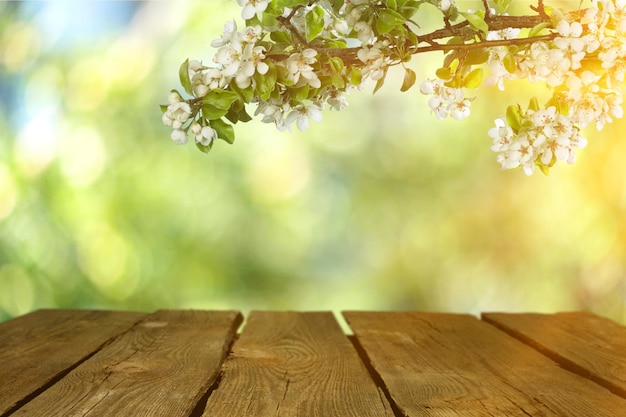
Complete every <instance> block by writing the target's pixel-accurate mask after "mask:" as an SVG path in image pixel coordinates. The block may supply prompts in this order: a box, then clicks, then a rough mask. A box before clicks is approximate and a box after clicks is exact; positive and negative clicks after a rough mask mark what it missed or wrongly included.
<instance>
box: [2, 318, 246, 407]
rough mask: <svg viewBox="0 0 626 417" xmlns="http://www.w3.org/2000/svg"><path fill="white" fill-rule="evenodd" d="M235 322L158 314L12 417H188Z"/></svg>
mask: <svg viewBox="0 0 626 417" xmlns="http://www.w3.org/2000/svg"><path fill="white" fill-rule="evenodd" d="M240 322H241V315H240V314H239V313H238V312H232V311H225V312H210V311H204V312H202V311H157V312H156V313H154V314H151V315H149V316H147V317H146V318H145V319H144V320H143V321H141V322H139V323H137V324H136V325H135V326H133V327H132V328H131V329H130V330H129V331H128V332H126V333H124V334H122V335H121V336H120V337H118V338H116V339H115V340H114V341H113V342H111V343H110V344H108V345H107V346H106V347H104V348H103V349H102V350H100V351H99V352H98V353H96V354H95V355H94V356H92V357H91V358H90V359H89V360H87V361H85V362H84V363H83V364H81V365H80V366H78V367H76V368H75V369H74V370H73V371H72V372H70V373H68V374H67V375H66V376H65V377H64V378H63V379H61V380H60V381H58V382H57V383H56V384H55V385H53V386H52V387H50V388H49V389H48V390H46V391H45V392H44V393H42V394H41V395H39V396H38V397H37V398H35V399H33V400H32V401H31V402H29V403H27V404H26V405H24V406H23V407H22V408H20V409H18V410H17V411H16V412H15V414H14V415H15V416H28V417H56V416H58V417H71V416H89V417H117V416H119V417H129V416H132V417H141V416H145V417H160V416H162V417H178V416H181V417H183V416H184V417H188V416H189V415H190V414H191V412H192V410H193V409H194V407H195V405H196V403H197V402H198V401H200V399H201V398H202V396H203V395H204V394H205V393H206V392H207V391H208V390H209V388H210V387H211V385H212V384H213V382H214V381H215V379H216V378H217V376H218V373H219V369H220V365H221V363H222V361H223V358H224V356H225V355H226V354H227V350H228V347H229V345H230V343H231V341H232V339H233V338H234V336H235V332H236V329H237V327H238V325H239V324H240ZM12 417H13V415H12Z"/></svg>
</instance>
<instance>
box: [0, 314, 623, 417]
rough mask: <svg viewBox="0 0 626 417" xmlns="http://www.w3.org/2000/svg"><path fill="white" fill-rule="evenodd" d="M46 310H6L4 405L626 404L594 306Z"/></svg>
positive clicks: (613, 343) (13, 410)
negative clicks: (528, 310) (339, 313)
mask: <svg viewBox="0 0 626 417" xmlns="http://www.w3.org/2000/svg"><path fill="white" fill-rule="evenodd" d="M343 317H344V318H345V320H346V322H347V323H348V325H349V327H350V329H351V330H352V332H353V333H354V334H353V335H352V334H346V333H345V332H344V330H342V327H341V326H340V325H339V324H338V322H337V320H336V318H335V316H334V315H333V314H332V313H330V312H268V311H258V312H252V313H250V314H249V315H248V317H246V323H245V325H244V326H243V328H242V330H241V332H240V333H238V329H239V327H240V325H241V323H242V322H243V319H244V318H243V317H242V315H241V314H240V313H239V312H236V311H187V310H161V311H157V312H155V313H153V314H145V313H134V312H115V311H85V310H39V311H36V312H33V313H30V314H27V315H24V316H21V317H18V318H15V319H13V320H9V321H7V322H4V323H0V417H8V416H29V417H30V416H33V417H35V416H42V417H44V416H45V417H53V416H59V417H69V416H89V417H96V416H103V417H105V416H106V417H115V416H120V417H140V416H146V417H159V416H163V417H209V416H210V417H222V416H229V417H230V416H232V417H235V416H236V417H242V416H302V417H316V416H320V417H349V416H354V417H370V416H371V417H398V416H411V417H413V416H464V417H465V416H506V417H509V416H520V417H529V416H562V417H578V416H589V417H604V416H606V417H626V327H623V326H620V325H618V324H616V323H614V322H612V321H610V320H608V319H605V318H601V317H598V316H595V315H593V314H590V313H559V314H550V315H544V314H503V313H491V314H483V315H482V317H481V318H476V317H474V316H470V315H462V314H438V313H419V312H344V313H343Z"/></svg>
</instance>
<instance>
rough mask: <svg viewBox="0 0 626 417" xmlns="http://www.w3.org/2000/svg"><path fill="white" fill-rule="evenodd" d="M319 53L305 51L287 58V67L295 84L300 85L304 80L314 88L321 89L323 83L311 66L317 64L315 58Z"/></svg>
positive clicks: (310, 50) (313, 50)
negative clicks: (301, 80)
mask: <svg viewBox="0 0 626 417" xmlns="http://www.w3.org/2000/svg"><path fill="white" fill-rule="evenodd" d="M316 55H317V51H316V50H315V49H305V50H304V51H302V52H301V53H298V52H296V53H293V54H291V55H290V56H289V58H287V62H286V64H285V66H286V67H287V70H288V71H289V79H290V80H291V81H293V83H294V84H298V82H299V81H300V79H301V78H302V79H303V80H304V81H305V82H306V84H308V85H310V86H311V87H313V88H319V87H320V86H321V85H322V83H321V81H320V79H319V78H318V76H317V74H316V73H315V70H314V69H313V67H312V66H311V65H312V64H315V63H316V62H317V59H316V58H315V57H316Z"/></svg>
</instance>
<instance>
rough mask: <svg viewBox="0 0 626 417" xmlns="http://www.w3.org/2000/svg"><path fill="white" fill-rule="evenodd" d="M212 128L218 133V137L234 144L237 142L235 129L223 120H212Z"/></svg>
mask: <svg viewBox="0 0 626 417" xmlns="http://www.w3.org/2000/svg"><path fill="white" fill-rule="evenodd" d="M211 127H212V128H213V129H215V131H216V132H217V137H218V138H220V139H222V140H224V141H226V142H228V143H230V144H232V143H233V142H235V129H233V125H230V124H228V123H226V122H225V121H223V120H222V119H217V120H212V121H211Z"/></svg>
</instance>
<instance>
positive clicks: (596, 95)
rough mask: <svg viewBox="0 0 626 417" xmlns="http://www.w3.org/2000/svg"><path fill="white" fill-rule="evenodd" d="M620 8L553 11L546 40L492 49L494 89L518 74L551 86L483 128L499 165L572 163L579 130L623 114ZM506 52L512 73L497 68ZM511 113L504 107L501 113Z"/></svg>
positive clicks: (606, 0) (624, 45)
mask: <svg viewBox="0 0 626 417" xmlns="http://www.w3.org/2000/svg"><path fill="white" fill-rule="evenodd" d="M625 6H626V1H624V0H615V1H613V0H594V1H593V2H592V7H590V8H588V9H586V10H584V11H582V12H581V13H580V14H555V15H554V16H553V17H554V19H555V20H556V24H555V28H554V34H555V36H554V39H552V40H551V41H550V42H547V41H540V42H535V43H533V44H531V45H529V47H528V48H527V49H526V50H525V51H524V54H519V53H518V54H517V55H515V56H513V55H511V54H510V51H507V48H500V50H499V53H496V54H492V61H491V65H490V67H492V68H495V69H496V74H495V75H494V76H493V79H492V82H493V80H494V79H495V80H498V81H497V82H498V83H499V84H500V87H501V88H503V85H502V84H501V82H502V80H504V79H512V78H526V79H528V80H530V81H543V82H545V83H546V85H547V87H548V88H550V89H552V90H553V96H552V98H551V99H550V100H549V101H548V103H547V109H545V110H538V109H534V110H533V109H529V110H528V112H527V113H526V114H525V115H518V116H517V117H514V116H511V117H508V118H507V119H506V120H505V119H498V120H496V122H495V124H496V127H495V128H493V129H491V130H490V131H489V136H490V137H491V138H492V139H493V140H494V144H493V146H492V149H493V150H494V151H495V152H498V153H499V155H498V162H500V164H501V165H502V167H503V169H509V168H516V167H523V169H524V172H525V173H526V174H528V175H530V174H532V173H533V172H534V168H535V166H538V167H539V168H540V169H541V170H543V171H544V172H547V169H548V168H550V167H552V166H553V165H554V164H555V163H556V162H557V161H562V162H566V163H569V164H571V163H574V161H575V154H574V149H575V148H583V147H584V146H586V143H587V141H586V140H585V139H584V138H583V137H582V136H581V129H584V128H585V127H586V126H587V125H588V124H590V123H592V122H595V124H596V127H597V129H598V130H601V129H602V128H603V127H604V125H605V124H606V123H610V122H611V121H612V120H613V118H621V117H623V115H624V111H623V108H622V103H623V95H622V94H623V91H622V90H623V85H624V73H625V69H626V39H625V36H626V11H625ZM507 54H508V55H507ZM507 56H512V57H513V59H514V63H513V65H511V64H509V67H511V66H512V69H513V71H507V73H506V74H503V71H502V68H505V65H506V64H505V63H504V59H506V57H507ZM495 62H498V63H497V64H495ZM514 113H515V108H514V107H511V108H510V112H509V115H512V114H514Z"/></svg>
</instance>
